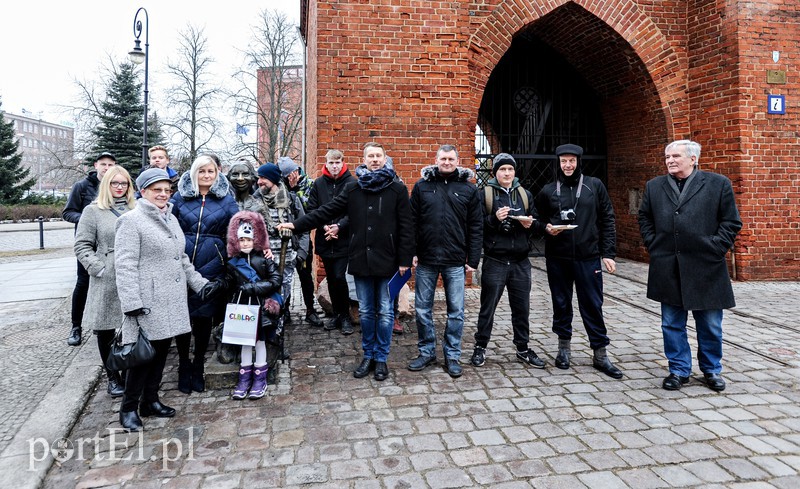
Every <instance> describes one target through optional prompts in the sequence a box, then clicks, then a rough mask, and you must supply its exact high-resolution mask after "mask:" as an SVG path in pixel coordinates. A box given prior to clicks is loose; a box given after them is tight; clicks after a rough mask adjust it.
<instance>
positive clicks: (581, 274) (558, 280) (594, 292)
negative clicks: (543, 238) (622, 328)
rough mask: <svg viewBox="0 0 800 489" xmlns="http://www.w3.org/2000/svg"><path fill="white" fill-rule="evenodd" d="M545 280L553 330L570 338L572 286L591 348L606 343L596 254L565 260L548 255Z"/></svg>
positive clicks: (563, 337) (565, 338)
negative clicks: (547, 286)
mask: <svg viewBox="0 0 800 489" xmlns="http://www.w3.org/2000/svg"><path fill="white" fill-rule="evenodd" d="M546 265H547V283H548V284H550V294H551V295H552V297H553V333H555V334H557V335H558V337H559V339H562V340H569V339H571V338H572V318H573V316H574V314H573V312H572V286H573V284H574V285H575V292H577V294H578V311H579V312H580V314H581V319H583V326H584V327H585V328H586V334H587V335H588V337H589V345H590V346H591V347H592V350H596V349H598V348H600V347H603V346H607V345H608V344H609V340H608V335H607V331H606V323H605V321H604V320H603V268H602V264H601V263H600V258H593V259H591V260H566V259H559V258H548V259H547V260H546Z"/></svg>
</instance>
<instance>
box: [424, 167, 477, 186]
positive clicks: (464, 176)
mask: <svg viewBox="0 0 800 489" xmlns="http://www.w3.org/2000/svg"><path fill="white" fill-rule="evenodd" d="M453 173H454V174H455V175H453V174H449V175H441V174H440V173H439V167H438V166H436V165H430V166H426V167H425V168H423V169H422V171H420V175H421V176H422V179H423V180H428V181H433V180H436V179H437V178H442V179H447V180H449V179H451V178H452V179H455V180H456V181H457V182H469V181H470V180H472V179H473V178H474V177H475V173H474V172H473V171H472V170H470V169H469V168H464V167H463V166H459V167H457V168H456V170H455V171H454V172H453Z"/></svg>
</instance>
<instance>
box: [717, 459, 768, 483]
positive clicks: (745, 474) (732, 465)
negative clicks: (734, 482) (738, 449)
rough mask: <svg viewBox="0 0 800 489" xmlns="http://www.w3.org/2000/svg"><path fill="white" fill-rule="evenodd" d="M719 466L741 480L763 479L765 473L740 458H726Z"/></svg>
mask: <svg viewBox="0 0 800 489" xmlns="http://www.w3.org/2000/svg"><path fill="white" fill-rule="evenodd" d="M719 464H720V465H721V466H722V467H724V468H725V470H727V471H728V472H730V473H731V474H733V475H735V476H736V477H739V478H741V479H763V478H765V477H766V476H767V473H766V472H765V471H763V470H762V469H760V468H759V467H758V466H757V465H755V464H754V463H753V462H750V461H749V460H746V459H742V458H727V459H723V460H720V461H719Z"/></svg>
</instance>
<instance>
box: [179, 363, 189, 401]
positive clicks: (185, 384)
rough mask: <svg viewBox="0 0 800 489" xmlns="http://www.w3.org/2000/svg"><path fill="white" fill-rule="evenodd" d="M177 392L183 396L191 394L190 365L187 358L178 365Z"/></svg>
mask: <svg viewBox="0 0 800 489" xmlns="http://www.w3.org/2000/svg"><path fill="white" fill-rule="evenodd" d="M178 390H179V391H181V392H183V393H184V394H191V393H192V364H191V363H190V362H189V359H188V358H187V359H185V360H183V359H181V360H179V363H178Z"/></svg>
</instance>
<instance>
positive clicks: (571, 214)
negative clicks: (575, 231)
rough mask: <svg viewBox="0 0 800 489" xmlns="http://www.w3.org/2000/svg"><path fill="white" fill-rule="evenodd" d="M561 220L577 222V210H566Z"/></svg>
mask: <svg viewBox="0 0 800 489" xmlns="http://www.w3.org/2000/svg"><path fill="white" fill-rule="evenodd" d="M561 220H562V221H574V220H575V209H565V210H562V211H561Z"/></svg>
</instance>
